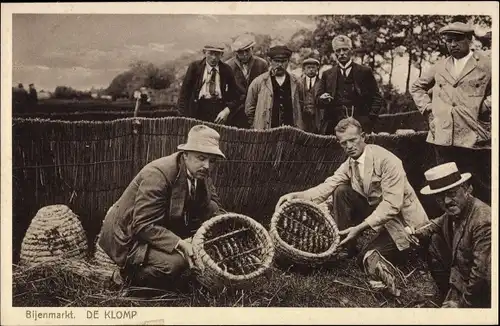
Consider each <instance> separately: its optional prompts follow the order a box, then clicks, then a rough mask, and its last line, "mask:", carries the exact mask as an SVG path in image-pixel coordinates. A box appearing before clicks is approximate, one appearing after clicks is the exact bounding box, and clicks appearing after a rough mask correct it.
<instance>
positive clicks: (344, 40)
mask: <svg viewBox="0 0 500 326" xmlns="http://www.w3.org/2000/svg"><path fill="white" fill-rule="evenodd" d="M332 48H333V50H334V51H335V50H336V49H338V48H349V49H352V41H351V39H350V38H349V37H347V36H345V35H337V36H335V37H334V38H333V40H332Z"/></svg>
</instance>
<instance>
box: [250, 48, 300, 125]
mask: <svg viewBox="0 0 500 326" xmlns="http://www.w3.org/2000/svg"><path fill="white" fill-rule="evenodd" d="M291 55H292V51H290V49H288V48H287V47H286V46H284V45H278V46H274V47H272V48H270V49H269V53H268V56H269V60H270V62H271V70H270V71H268V72H266V73H263V74H262V75H260V76H259V77H257V78H255V79H254V80H253V82H252V83H251V84H250V87H249V89H248V94H247V98H246V103H245V113H246V114H247V117H248V122H249V124H250V126H251V127H253V128H255V129H270V128H275V127H279V126H283V125H288V126H293V127H296V128H299V129H302V130H304V129H305V125H304V121H303V116H302V106H303V101H304V100H303V94H304V90H303V85H302V83H301V82H300V80H299V79H298V78H297V77H295V76H294V75H292V74H290V73H288V72H287V71H286V69H287V67H288V63H289V61H290V56H291Z"/></svg>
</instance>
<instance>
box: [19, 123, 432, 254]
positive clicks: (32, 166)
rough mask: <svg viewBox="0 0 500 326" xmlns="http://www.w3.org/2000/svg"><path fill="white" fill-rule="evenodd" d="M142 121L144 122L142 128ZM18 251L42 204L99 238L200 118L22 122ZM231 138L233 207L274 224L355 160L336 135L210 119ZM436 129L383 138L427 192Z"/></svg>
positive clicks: (228, 179) (224, 167) (379, 140)
mask: <svg viewBox="0 0 500 326" xmlns="http://www.w3.org/2000/svg"><path fill="white" fill-rule="evenodd" d="M134 121H139V122H140V125H138V129H137V130H134ZM12 122H13V134H12V135H13V138H12V139H13V142H12V150H13V153H12V154H13V167H12V171H13V215H14V216H13V228H14V230H13V246H14V257H16V253H17V252H18V250H19V247H20V243H21V241H22V237H23V235H24V233H25V231H26V229H27V227H28V226H29V223H30V220H31V219H32V218H33V216H34V215H35V214H36V212H37V210H38V209H39V208H41V207H43V206H46V205H50V204H65V205H68V206H69V207H70V208H71V209H72V210H73V211H74V212H75V213H76V214H78V215H79V216H80V219H81V222H82V225H83V227H84V229H85V230H86V232H87V236H88V238H89V243H93V241H94V239H95V236H96V235H97V233H98V232H99V230H100V227H101V223H102V220H103V218H104V215H105V212H106V210H107V209H108V208H109V207H110V205H112V204H113V202H114V201H116V200H117V199H118V198H119V196H120V195H121V193H122V192H123V190H124V189H125V188H126V187H127V185H128V184H129V182H130V181H131V180H132V178H133V177H134V176H135V174H136V173H137V172H138V171H139V170H140V169H141V168H142V167H143V166H144V165H145V164H146V163H147V162H150V161H152V160H154V159H156V158H159V157H162V156H165V155H169V154H171V153H173V152H175V151H176V150H177V145H179V144H181V143H183V142H184V141H185V140H186V136H187V133H188V131H189V129H190V128H191V127H193V126H194V125H195V124H199V123H201V122H200V121H197V120H194V119H188V118H181V117H167V118H155V119H150V118H137V119H133V118H130V119H121V120H114V121H78V122H70V121H54V120H41V119H13V121H12ZM205 124H207V125H209V126H211V127H213V128H214V129H216V130H217V131H219V133H220V135H221V144H220V146H221V149H222V151H223V152H224V153H225V154H226V156H227V157H228V159H227V160H224V161H220V162H218V164H217V166H216V167H215V170H214V171H213V174H212V178H213V180H214V183H215V186H216V188H217V191H218V194H219V195H220V197H221V200H222V202H223V204H224V206H225V208H226V209H228V210H230V211H233V212H236V213H242V214H245V215H249V216H252V217H254V218H255V219H256V220H258V221H260V222H262V223H264V224H266V225H267V223H268V222H269V221H270V218H271V216H272V213H273V211H274V206H275V204H276V202H277V200H278V198H279V197H280V196H281V195H283V194H285V193H288V192H291V191H297V190H302V189H305V188H308V187H311V186H314V185H316V184H318V183H320V182H322V181H323V180H324V179H325V178H326V177H328V176H329V175H331V174H332V173H333V172H334V171H335V169H336V168H337V167H338V166H339V165H340V164H341V163H342V162H343V161H344V160H345V159H346V156H345V154H344V153H343V151H342V149H341V147H340V145H339V144H338V142H337V141H336V139H335V138H334V137H332V136H322V135H316V134H310V133H306V132H303V131H301V130H298V129H294V128H291V127H281V128H277V129H273V130H266V131H258V130H246V129H237V128H233V127H226V126H220V125H215V124H210V123H205ZM425 137H426V132H417V133H414V134H411V135H390V136H383V135H375V136H370V137H369V138H368V142H369V143H375V144H379V145H381V146H383V147H385V148H387V149H389V150H391V151H392V152H394V153H395V154H396V155H397V156H398V157H400V158H401V160H402V161H403V164H404V167H405V169H406V172H407V175H408V179H409V181H410V183H411V184H412V185H413V186H414V187H415V189H419V187H420V186H421V185H422V180H423V177H422V176H423V172H424V171H425V169H427V168H428V167H430V165H432V163H433V162H434V158H433V155H434V152H433V151H432V150H430V148H429V147H428V144H427V143H426V142H425Z"/></svg>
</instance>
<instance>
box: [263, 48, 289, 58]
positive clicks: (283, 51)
mask: <svg viewBox="0 0 500 326" xmlns="http://www.w3.org/2000/svg"><path fill="white" fill-rule="evenodd" d="M267 55H268V56H269V57H270V58H271V59H290V57H291V56H292V50H290V49H289V48H288V47H287V46H286V45H276V46H273V47H272V48H270V49H269V51H268V52H267Z"/></svg>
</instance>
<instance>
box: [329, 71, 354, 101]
mask: <svg viewBox="0 0 500 326" xmlns="http://www.w3.org/2000/svg"><path fill="white" fill-rule="evenodd" d="M352 76H353V73H352V69H351V72H350V73H349V75H348V76H347V77H344V75H343V74H342V72H341V71H340V69H339V73H338V74H337V89H336V90H335V100H334V107H335V108H342V106H343V105H345V106H347V107H349V108H350V107H351V106H352V105H356V90H355V88H354V78H353V77H352Z"/></svg>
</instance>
